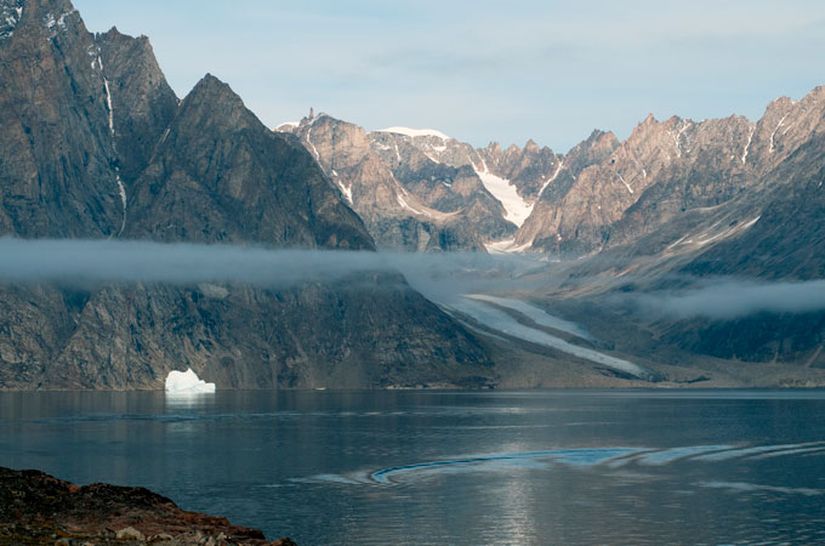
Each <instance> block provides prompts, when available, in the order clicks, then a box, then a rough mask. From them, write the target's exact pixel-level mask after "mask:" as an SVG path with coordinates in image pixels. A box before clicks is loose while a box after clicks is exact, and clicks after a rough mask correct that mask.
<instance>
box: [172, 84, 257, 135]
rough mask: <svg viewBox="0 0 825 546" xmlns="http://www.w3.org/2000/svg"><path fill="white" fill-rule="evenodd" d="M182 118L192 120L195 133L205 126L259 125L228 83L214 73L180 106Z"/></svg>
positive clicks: (192, 91) (235, 127) (193, 89)
mask: <svg viewBox="0 0 825 546" xmlns="http://www.w3.org/2000/svg"><path fill="white" fill-rule="evenodd" d="M179 115H180V116H186V117H187V118H189V120H190V123H191V124H192V127H193V128H195V129H196V130H200V129H201V128H202V126H203V125H210V126H222V127H226V128H232V129H233V130H237V129H240V128H243V127H248V126H250V125H258V124H259V123H260V122H258V120H257V118H255V116H254V115H253V114H252V113H251V112H250V111H249V110H247V108H246V106H245V105H244V102H243V99H241V97H240V96H238V94H237V93H235V92H234V91H233V90H232V88H231V87H230V86H229V84H227V83H224V82H223V81H221V80H220V79H218V78H217V77H215V76H213V75H212V74H206V75H205V76H204V77H203V78H201V80H200V81H199V82H198V83H197V84H195V87H193V88H192V90H191V91H190V92H189V94H188V95H186V97H185V98H184V99H183V101H182V102H181V104H180V114H179Z"/></svg>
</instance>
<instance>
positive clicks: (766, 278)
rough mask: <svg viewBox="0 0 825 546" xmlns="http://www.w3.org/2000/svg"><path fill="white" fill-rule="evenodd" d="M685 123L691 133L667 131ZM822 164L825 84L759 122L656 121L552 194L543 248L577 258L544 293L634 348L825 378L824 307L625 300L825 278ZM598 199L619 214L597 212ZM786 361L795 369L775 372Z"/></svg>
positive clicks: (751, 370) (534, 222) (791, 381)
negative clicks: (698, 308) (727, 312)
mask: <svg viewBox="0 0 825 546" xmlns="http://www.w3.org/2000/svg"><path fill="white" fill-rule="evenodd" d="M680 127H682V128H685V129H684V131H683V132H682V134H681V136H680V137H679V138H678V139H675V140H674V139H670V140H668V137H669V136H672V135H673V134H674V132H675V134H676V136H677V137H678V136H679V131H681V129H677V128H680ZM677 143H678V148H677ZM645 151H647V153H648V155H645ZM677 151H678V153H677ZM628 157H630V158H631V159H630V161H628V159H627V158H628ZM635 158H639V159H638V161H639V166H637V168H636V170H635V171H634V170H633V169H632V165H633V164H635ZM644 158H647V159H644ZM614 161H615V163H614ZM823 165H825V88H822V87H818V88H816V89H814V90H813V91H812V92H811V93H809V94H808V95H807V96H805V97H804V98H803V99H802V100H800V101H792V100H790V99H785V98H783V99H778V100H776V101H774V102H772V103H771V104H770V105H769V106H768V108H767V109H766V111H765V114H764V116H763V117H762V118H761V119H760V120H759V121H758V122H756V123H750V122H748V121H747V120H745V119H744V118H739V117H731V118H727V119H724V120H709V121H705V122H701V123H692V122H684V121H680V120H678V119H671V120H668V121H666V122H662V123H660V122H656V121H655V120H653V119H652V118H649V119H648V120H646V121H645V122H644V123H643V124H642V125H640V126H639V127H638V128H637V129H636V131H634V133H633V135H631V137H630V138H629V139H628V140H627V141H626V142H625V143H623V144H622V145H621V146H620V147H619V148H617V149H616V152H614V153H613V154H611V155H610V156H609V157H608V158H607V159H605V160H603V161H601V162H600V163H597V164H595V165H592V166H590V167H588V168H587V169H585V170H584V171H583V172H582V173H580V175H579V176H578V177H577V178H576V180H575V182H574V183H573V184H571V185H570V189H569V190H566V191H565V192H563V193H562V194H561V196H560V199H559V200H557V199H556V197H558V196H554V195H553V194H551V193H550V192H545V194H544V195H543V196H542V206H541V207H539V206H537V207H536V211H535V213H534V215H535V217H534V218H531V220H528V223H526V224H525V226H532V227H533V228H534V229H535V227H536V226H539V228H540V231H537V232H534V233H537V234H538V235H536V237H535V239H534V246H535V247H538V248H547V249H552V252H554V253H564V252H568V253H570V254H572V255H574V256H577V257H578V258H579V259H577V260H576V261H575V262H567V263H566V265H562V266H560V268H559V269H560V270H558V271H556V274H558V275H559V276H560V278H562V279H565V280H563V281H561V282H559V283H556V284H555V286H554V287H552V288H550V289H549V291H548V292H547V293H546V294H544V296H543V297H545V298H550V299H552V300H553V301H554V302H555V303H556V304H558V305H560V306H562V307H566V308H567V310H568V311H569V312H570V313H571V315H570V316H571V317H574V316H577V317H580V318H581V320H585V321H590V322H591V324H595V325H596V326H595V327H596V328H602V327H603V328H604V329H603V330H601V332H600V334H601V335H602V336H604V338H606V339H610V340H611V341H612V342H615V343H616V347H617V348H618V349H620V350H624V351H626V352H628V353H630V354H634V353H635V354H647V355H658V358H660V359H662V360H671V361H673V360H678V361H682V362H691V363H695V364H698V365H707V364H708V363H711V362H724V363H726V364H725V365H726V366H730V367H731V368H730V369H736V370H738V371H740V372H741V373H748V374H751V375H752V376H761V377H763V379H764V378H765V377H771V379H770V380H769V381H768V382H769V383H771V382H772V383H773V384H776V383H780V384H785V385H806V384H812V383H811V381H813V384H817V381H820V379H816V378H817V377H819V376H818V375H817V371H818V370H821V369H823V368H825V355H823V350H822V349H823V347H824V346H825V312H823V311H797V312H794V311H793V310H785V311H778V310H777V311H771V310H766V311H758V312H752V313H748V314H744V315H740V316H732V317H708V316H694V317H679V316H667V315H663V314H660V313H659V314H653V315H651V314H650V313H640V312H638V309H635V308H634V306H633V305H630V306H628V305H627V304H628V302H634V301H638V300H639V298H643V297H644V296H645V295H647V294H653V295H657V294H666V295H667V294H690V293H691V292H690V291H691V290H701V287H702V286H707V285H708V284H710V285H711V286H712V285H713V283H716V282H721V281H722V280H724V281H725V282H727V283H728V285H727V286H729V287H730V289H731V290H735V288H736V286H737V285H745V286H749V285H753V284H756V285H758V286H764V287H766V290H767V289H770V287H771V286H773V284H772V283H777V282H785V283H788V282H791V283H797V282H804V281H811V280H818V279H822V278H823V277H824V276H825V262H823V256H825V233H823V231H822V225H823V221H822V220H823V215H825V201H823V199H824V198H823V192H822V184H823V178H825V170H823ZM642 169H645V171H646V172H647V175H648V176H647V178H645V176H644V172H645V171H643V170H642ZM619 175H622V177H623V178H624V182H626V183H627V184H628V187H626V188H625V190H626V191H625V192H624V195H622V191H621V187H619V188H618V189H619V191H618V192H616V185H617V184H616V179H617V178H618V177H619ZM618 182H619V184H621V186H624V183H622V179H621V178H618ZM630 189H633V190H634V193H631V192H630ZM583 203H588V205H587V206H586V207H583V206H580V205H581V204H583ZM611 206H612V208H610V207H611ZM600 207H601V209H603V210H607V212H601V213H600V214H596V213H595V212H594V211H593V209H594V208H595V209H596V211H599V208H600ZM539 214H541V215H542V216H541V217H538V216H537V215H539ZM559 218H561V219H562V220H561V221H558V219H559ZM551 220H552V221H551ZM568 230H569V231H568ZM520 235H526V234H525V232H524V231H522V233H520ZM531 236H532V234H531ZM750 297H754V296H750ZM755 297H758V296H755ZM617 324H622V325H623V326H622V327H616V325H617ZM608 325H612V327H608ZM714 359H718V361H714ZM783 365H789V366H791V368H786V369H782V370H783V371H781V373H780V372H778V371H777V369H776V368H773V367H774V366H783ZM774 374H778V375H774Z"/></svg>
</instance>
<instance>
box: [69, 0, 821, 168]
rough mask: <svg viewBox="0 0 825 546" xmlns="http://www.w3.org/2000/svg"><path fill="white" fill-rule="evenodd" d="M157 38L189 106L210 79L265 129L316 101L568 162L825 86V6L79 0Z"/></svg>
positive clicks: (98, 25) (763, 1) (757, 0)
mask: <svg viewBox="0 0 825 546" xmlns="http://www.w3.org/2000/svg"><path fill="white" fill-rule="evenodd" d="M74 3H75V6H76V7H77V8H78V9H79V10H80V12H81V14H82V15H83V17H84V19H85V20H86V24H87V26H88V27H89V29H90V30H92V31H95V32H102V31H105V30H108V29H109V28H110V27H112V26H117V27H118V29H119V30H120V31H121V32H124V33H127V34H132V35H140V34H145V35H147V36H149V38H150V40H151V42H152V44H153V47H154V49H155V53H156V55H157V57H158V60H159V62H160V65H161V68H163V70H164V72H165V73H166V76H167V78H168V80H169V82H170V84H171V85H172V87H173V88H174V89H175V91H176V92H177V93H178V95H179V96H181V97H183V96H185V95H186V93H187V92H188V91H189V90H190V89H191V88H192V87H193V86H194V84H195V83H196V82H197V81H198V80H199V79H200V78H201V77H203V75H204V74H206V73H207V72H209V73H212V74H214V75H216V76H217V77H219V78H221V79H222V80H224V81H226V82H227V83H229V84H230V85H231V86H232V88H233V89H234V90H235V91H236V92H237V93H238V94H239V95H240V96H241V97H242V98H243V99H244V101H245V103H246V105H247V106H248V107H249V108H250V109H251V110H252V111H254V112H255V113H256V114H257V115H258V116H259V117H260V118H261V119H262V120H263V121H264V123H266V124H267V125H270V126H273V127H274V126H277V125H279V124H280V123H282V122H286V121H296V120H298V119H300V118H301V117H302V116H304V115H306V113H307V112H308V111H309V109H310V107H313V108H314V109H315V110H316V112H317V111H322V112H326V113H328V114H330V115H332V116H334V117H337V118H340V119H344V120H347V121H352V122H355V123H358V124H359V125H362V126H364V127H365V128H367V129H369V130H373V129H381V128H384V127H389V126H397V125H402V126H407V127H414V128H434V129H439V130H441V131H443V132H445V133H447V134H448V135H450V136H452V137H454V138H457V139H459V140H462V141H466V142H470V143H472V144H475V145H478V146H483V145H486V144H487V143H488V142H491V141H497V142H500V143H502V144H504V145H508V144H510V143H516V144H523V143H524V142H526V141H527V140H528V139H530V138H532V139H533V140H535V141H536V142H538V143H540V144H544V145H548V146H550V147H552V148H553V149H555V150H556V151H559V152H564V151H567V149H569V148H570V147H572V146H574V145H575V144H576V143H578V142H579V141H581V140H583V139H584V138H586V137H587V136H588V135H589V134H590V132H591V131H592V130H593V129H597V128H598V129H603V130H612V131H614V132H615V133H616V134H617V135H618V136H619V137H620V138H624V137H626V136H627V135H628V134H629V133H630V131H631V130H632V128H633V127H634V126H635V125H637V124H638V123H639V122H640V121H641V120H642V119H643V118H644V117H645V116H646V115H647V114H648V113H649V112H652V113H653V114H654V115H655V116H656V117H657V118H659V119H666V118H668V117H670V116H671V115H679V116H682V117H689V118H692V119H695V120H701V119H707V118H714V117H726V116H728V115H731V114H734V113H736V114H742V115H746V116H748V117H749V118H751V119H757V118H758V117H760V116H761V114H762V113H763V112H764V109H765V107H766V105H767V104H768V102H770V101H771V100H772V99H774V98H776V97H779V96H782V95H786V96H790V97H792V98H800V97H802V96H804V95H805V94H806V93H807V92H809V91H810V90H811V89H812V88H814V87H815V86H817V85H820V84H825V32H823V31H822V29H823V28H825V2H822V1H821V0H781V1H780V0H691V1H690V2H685V1H682V0H679V1H672V0H622V1H615V0H611V1H608V0H577V1H553V0H508V1H506V2H503V1H500V0H499V1H492V0H473V1H464V0H460V1H459V0H453V1H449V2H448V1H444V0H439V1H436V0H393V1H391V2H390V1H387V0H314V1H312V2H296V1H294V0H289V1H284V0H208V1H204V0H141V1H140V2H135V1H134V0H74Z"/></svg>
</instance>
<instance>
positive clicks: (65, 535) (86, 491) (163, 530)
mask: <svg viewBox="0 0 825 546" xmlns="http://www.w3.org/2000/svg"><path fill="white" fill-rule="evenodd" d="M0 544H10V545H15V546H17V545H21V546H22V545H27V546H28V545H41V544H48V545H49V546H52V545H60V546H108V545H115V544H116V545H118V546H127V545H128V546H138V545H144V544H152V545H157V546H184V545H186V546H188V545H204V546H207V545H208V546H295V543H294V542H293V541H292V540H290V539H288V538H282V539H280V540H275V541H269V540H267V539H266V537H265V536H264V534H263V532H261V531H259V530H258V529H249V528H246V527H240V526H237V525H232V524H231V523H230V522H229V520H227V519H226V518H222V517H216V516H209V515H206V514H199V513H196V512H187V511H184V510H181V509H180V508H178V506H177V505H175V503H174V502H172V501H171V500H170V499H168V498H166V497H163V496H161V495H158V494H157V493H153V492H152V491H149V490H148V489H144V488H139V487H119V486H114V485H108V484H92V485H88V486H78V485H75V484H72V483H69V482H66V481H63V480H59V479H57V478H54V477H52V476H49V475H48V474H45V473H43V472H39V471H37V470H11V469H8V468H2V467H0Z"/></svg>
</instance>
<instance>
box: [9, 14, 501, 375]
mask: <svg viewBox="0 0 825 546" xmlns="http://www.w3.org/2000/svg"><path fill="white" fill-rule="evenodd" d="M0 1H2V2H3V3H2V6H3V9H6V8H10V9H11V10H12V11H11V12H12V13H13V14H15V17H16V16H17V15H16V14H17V7H18V3H17V0H0ZM12 2H13V4H12ZM19 6H21V7H22V9H21V17H20V18H19V21H17V22H16V23H15V26H14V29H13V30H12V31H6V30H3V31H2V32H3V35H2V38H1V39H0V56H2V57H0V60H3V63H0V70H3V71H4V72H3V74H2V75H3V79H2V81H1V82H0V84H2V85H3V86H4V87H3V92H2V96H1V97H0V116H2V117H3V118H4V119H7V120H9V123H8V124H6V125H4V126H8V127H10V130H9V131H4V132H3V134H2V136H0V158H2V161H3V165H4V166H6V165H9V164H11V162H12V159H13V158H19V161H16V162H15V164H14V168H9V169H5V167H4V170H2V171H0V173H2V174H0V176H2V177H4V178H3V179H2V191H3V192H4V193H3V201H2V207H1V210H2V213H0V226H2V228H3V231H2V233H3V234H8V235H14V236H17V237H63V238H68V237H84V238H103V237H121V238H133V239H150V240H155V241H163V242H175V243H187V242H188V243H194V242H197V243H224V244H229V243H231V244H242V245H259V246H266V247H297V246H300V247H304V248H313V249H323V250H328V251H329V250H363V251H371V250H372V249H373V248H374V243H373V241H372V238H371V237H370V235H369V234H368V233H367V231H366V229H365V227H364V225H363V222H362V221H361V220H360V218H359V217H358V216H357V215H356V214H355V213H354V212H353V211H352V210H351V209H350V208H349V207H348V206H347V204H346V203H344V202H343V201H342V199H341V196H340V194H339V192H338V191H337V190H336V189H335V187H334V186H333V185H332V183H331V181H330V180H329V179H328V178H327V177H326V176H325V175H324V173H323V172H322V171H321V169H320V168H319V167H318V165H317V163H316V162H315V161H314V159H313V158H312V157H311V155H310V154H309V153H308V152H307V151H306V150H305V149H304V148H303V146H301V145H300V143H299V142H298V141H297V139H295V138H294V137H291V136H289V135H282V134H275V133H273V132H271V131H270V130H268V129H267V128H266V127H264V126H263V125H262V124H261V123H260V121H258V119H257V118H256V117H255V116H254V115H253V114H252V113H251V112H250V111H249V110H247V109H246V108H245V107H244V105H243V102H242V101H241V99H240V98H239V97H238V96H237V95H235V94H234V93H233V92H232V91H231V90H230V88H229V87H228V86H227V85H226V84H224V83H222V82H220V81H218V80H217V79H215V78H214V77H211V76H207V77H205V78H204V79H203V80H202V81H201V82H200V83H199V84H198V85H197V86H196V87H195V89H193V90H192V92H191V93H190V94H189V95H188V96H187V97H186V98H185V99H184V100H183V101H182V102H180V104H179V103H178V100H177V98H176V97H175V96H174V93H172V92H171V90H170V89H169V87H168V85H167V84H166V82H165V80H164V78H163V74H162V73H161V72H160V70H159V68H158V67H157V62H156V61H155V59H154V55H153V54H152V50H151V47H150V46H149V44H148V41H147V40H146V39H144V38H137V39H135V38H131V37H128V36H123V35H121V34H120V33H118V32H117V31H116V30H112V31H110V32H108V33H106V34H101V35H98V36H92V35H91V34H90V33H88V32H87V31H86V30H85V27H84V26H83V23H82V20H81V19H80V16H79V15H78V14H77V12H76V11H74V10H73V8H72V7H71V4H70V3H69V2H68V1H64V0H25V1H23V2H21V3H19ZM32 59H35V60H36V62H37V63H38V64H35V66H36V67H38V69H37V70H33V71H30V72H29V71H27V68H26V66H31V65H26V63H30V62H31V61H32ZM27 192H28V193H27ZM24 198H25V199H24ZM24 205H25V206H24ZM0 307H2V310H3V313H2V316H0V388H5V389H66V388H71V389H119V390H124V389H125V390H129V389H158V388H162V385H163V380H164V378H165V376H166V374H167V373H168V372H169V371H170V370H173V369H186V368H187V367H191V368H193V369H194V370H195V371H196V372H197V373H198V374H199V375H201V377H204V378H205V379H207V380H209V381H215V382H217V383H218V385H219V388H311V387H316V386H325V387H326V386H330V387H351V388H365V387H381V386H415V385H421V384H442V385H444V384H446V385H474V386H478V385H484V384H487V383H489V382H491V381H494V380H495V370H494V369H493V368H492V367H491V365H492V363H491V361H490V358H489V357H488V355H487V353H486V351H485V349H484V348H482V346H481V345H480V344H479V342H478V340H476V338H475V337H474V336H473V335H471V334H470V333H469V332H468V331H467V330H465V329H464V328H463V327H462V326H461V325H460V324H459V323H457V322H455V321H454V320H453V319H451V318H450V317H449V316H448V315H446V314H444V313H443V312H442V311H441V310H440V309H439V308H438V307H436V306H435V305H433V304H432V303H430V302H429V301H427V300H426V299H424V298H423V297H422V296H421V295H420V294H418V293H417V292H415V291H414V290H413V289H411V288H410V287H409V285H407V283H406V281H405V280H404V278H403V277H401V276H400V275H399V274H396V273H392V272H389V273H375V274H369V275H367V274H364V275H355V276H353V277H351V278H348V279H346V280H341V281H338V282H325V283H319V282H312V281H311V280H309V279H308V280H307V282H306V283H303V284H301V285H299V286H294V287H291V288H282V289H278V290H265V289H262V288H256V287H249V286H243V285H200V286H164V285H156V284H152V285H141V284H136V285H124V284H118V285H111V286H97V285H94V284H88V283H80V284H78V285H74V284H60V285H33V284H26V285H3V286H2V287H0Z"/></svg>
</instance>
